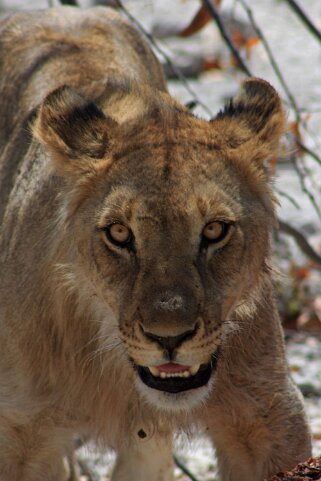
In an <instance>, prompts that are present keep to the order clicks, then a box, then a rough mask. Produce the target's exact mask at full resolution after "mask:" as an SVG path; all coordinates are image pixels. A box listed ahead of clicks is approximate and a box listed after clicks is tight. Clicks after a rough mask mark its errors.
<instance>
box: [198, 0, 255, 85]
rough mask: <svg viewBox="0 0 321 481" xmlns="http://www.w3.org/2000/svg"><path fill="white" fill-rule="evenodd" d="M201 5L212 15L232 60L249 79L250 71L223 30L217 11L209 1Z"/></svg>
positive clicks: (223, 26) (204, 0)
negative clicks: (234, 60) (232, 57)
mask: <svg viewBox="0 0 321 481" xmlns="http://www.w3.org/2000/svg"><path fill="white" fill-rule="evenodd" d="M203 3H204V5H205V6H206V8H207V9H208V11H209V12H210V14H211V15H212V18H213V20H214V21H215V23H216V25H217V27H218V29H219V31H220V34H221V36H222V37H223V39H224V40H225V43H226V45H227V46H228V48H229V49H230V51H231V53H232V55H233V56H234V58H235V59H236V60H237V62H238V64H239V67H240V68H241V69H242V70H243V72H244V73H245V74H246V75H247V76H248V77H251V76H252V73H251V71H250V70H249V68H248V66H247V65H246V63H245V62H244V60H243V59H242V57H241V55H240V52H239V51H238V49H237V47H236V46H235V44H234V42H233V40H232V38H231V37H230V35H229V33H228V31H227V30H226V28H225V25H224V23H223V22H222V19H221V16H220V15H219V13H218V11H217V8H216V7H215V5H214V3H213V2H211V0H203Z"/></svg>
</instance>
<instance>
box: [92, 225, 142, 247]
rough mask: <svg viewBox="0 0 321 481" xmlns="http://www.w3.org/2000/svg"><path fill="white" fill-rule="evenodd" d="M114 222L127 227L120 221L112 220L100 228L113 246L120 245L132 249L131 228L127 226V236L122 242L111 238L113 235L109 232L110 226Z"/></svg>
mask: <svg viewBox="0 0 321 481" xmlns="http://www.w3.org/2000/svg"><path fill="white" fill-rule="evenodd" d="M115 224H121V225H124V226H125V227H127V226H126V225H125V224H123V223H122V222H112V223H111V224H108V225H107V226H106V227H103V228H101V229H100V230H101V231H102V232H103V233H104V234H105V237H106V239H107V240H108V241H109V242H110V243H111V244H113V245H114V246H116V247H120V248H121V249H124V248H127V249H130V250H134V234H133V232H132V230H131V229H130V228H129V227H127V229H128V230H129V237H128V238H127V239H126V240H125V241H124V242H120V241H117V240H116V239H114V238H113V236H112V235H111V233H110V229H111V227H112V226H113V225H115Z"/></svg>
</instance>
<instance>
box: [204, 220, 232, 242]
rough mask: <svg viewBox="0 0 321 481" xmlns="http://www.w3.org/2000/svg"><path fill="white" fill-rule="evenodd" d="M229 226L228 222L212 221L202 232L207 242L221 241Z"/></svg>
mask: <svg viewBox="0 0 321 481" xmlns="http://www.w3.org/2000/svg"><path fill="white" fill-rule="evenodd" d="M228 228H229V224H226V222H219V221H216V222H211V223H210V224H207V225H206V226H205V227H204V229H203V232H202V234H203V237H204V238H205V239H206V240H207V242H219V241H221V240H222V239H224V237H225V236H226V234H227V232H228Z"/></svg>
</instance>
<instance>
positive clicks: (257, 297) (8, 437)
mask: <svg viewBox="0 0 321 481" xmlns="http://www.w3.org/2000/svg"><path fill="white" fill-rule="evenodd" d="M0 53H1V59H2V63H1V75H0V79H1V80H0V90H1V99H2V101H1V108H2V111H1V117H0V123H1V126H0V127H1V129H0V132H1V133H0V142H1V144H0V148H1V159H0V160H1V163H0V205H1V211H0V217H1V237H0V262H1V283H0V352H1V356H0V466H1V469H0V481H40V480H41V481H43V480H44V479H45V480H46V481H63V480H65V479H66V477H67V473H66V471H65V467H64V461H63V460H64V458H65V457H66V456H69V455H70V453H71V452H72V450H73V440H74V437H75V436H78V437H83V438H84V439H93V440H94V441H95V442H96V443H101V445H102V446H104V447H108V448H112V449H115V450H117V451H118V452H119V458H118V462H117V465H116V470H115V474H114V478H113V479H114V480H115V481H121V480H123V481H170V480H172V460H171V454H170V453H171V449H170V447H171V444H172V435H173V433H174V432H177V431H178V430H185V431H186V432H187V433H189V434H190V435H194V434H195V433H197V432H199V431H201V432H203V433H205V435H207V436H209V437H210V438H211V439H212V441H213V443H214V445H215V447H216V450H217V455H218V462H219V468H220V474H221V479H222V480H223V481H261V480H262V479H263V478H264V477H268V476H270V475H271V474H273V473H275V472H277V471H280V470H285V469H287V468H291V467H292V466H293V465H295V464H296V463H297V462H298V461H302V460H303V459H304V458H306V457H308V455H309V454H310V437H309V432H308V429H307V423H306V418H305V414H304V409H303V403H302V399H301V397H300V395H299V393H298V391H297V389H296V388H295V387H294V385H293V384H292V382H291V380H290V379H289V377H288V373H287V366H286V362H285V356H284V344H283V336H282V330H281V326H280V321H279V318H278V314H277V311H276V307H275V301H274V294H273V286H272V280H271V269H270V267H269V256H270V232H271V229H272V227H273V225H274V224H275V214H274V197H273V194H272V192H271V187H270V183H269V174H268V170H267V168H266V163H267V162H268V160H269V158H271V157H274V156H276V155H277V153H278V145H279V139H280V137H281V135H282V133H283V130H284V113H283V110H282V107H281V103H280V100H279V97H278V95H277V94H276V92H275V91H274V89H273V88H272V87H271V86H270V85H269V84H268V83H266V82H264V81H263V80H258V79H250V80H248V81H247V82H245V83H244V84H243V87H242V91H241V93H240V95H239V96H238V97H237V98H236V99H234V101H233V103H231V104H230V105H229V106H227V107H226V108H225V110H224V111H222V112H221V113H220V114H219V115H218V116H217V118H216V119H213V120H212V121H211V122H207V121H205V120H201V119H198V118H196V117H194V116H193V115H192V114H190V113H189V112H188V111H187V110H186V109H185V108H184V107H183V106H181V105H180V104H178V103H177V102H175V101H174V100H173V99H172V98H171V97H170V96H169V95H168V94H167V93H166V86H165V82H164V78H163V74H162V71H161V67H160V66H159V64H158V62H157V60H156V59H155V57H154V56H153V54H152V52H151V51H150V49H149V47H148V46H147V44H146V42H145V41H144V40H143V39H142V38H141V37H140V35H139V33H137V32H136V30H134V28H133V27H132V26H130V25H129V24H128V23H126V21H125V20H123V19H121V17H120V16H118V15H117V14H116V13H114V12H113V11H111V10H109V9H93V10H89V11H80V10H78V9H73V8H64V9H52V10H50V11H46V12H42V13H39V12H36V13H19V14H16V15H14V16H11V17H9V18H6V19H5V20H3V21H2V23H1V24H0ZM40 104H41V105H40ZM39 105H40V107H39ZM38 107H39V108H38ZM37 109H38V110H37ZM31 124H32V125H33V133H34V138H32V137H31V134H30V125H31ZM213 221H220V222H228V223H231V227H230V230H229V231H228V234H227V236H226V237H225V238H224V239H223V240H221V241H220V242H219V243H218V244H213V245H208V246H206V247H204V246H203V247H200V242H201V233H202V231H203V228H204V227H205V226H206V225H207V224H208V223H210V222H213ZM113 222H118V223H123V224H125V225H127V226H128V227H129V228H130V229H131V230H132V232H133V235H134V245H135V249H134V250H128V249H126V248H120V247H117V246H115V245H113V244H112V243H111V242H110V240H108V239H107V238H106V235H105V233H104V229H105V228H107V226H108V225H110V224H111V223H113ZM202 242H203V241H202ZM201 245H203V244H201ZM195 328H196V330H195V331H194V329H195ZM192 331H193V333H192V334H190V335H189V336H188V337H186V338H184V340H183V341H182V342H181V343H180V344H179V345H178V346H177V347H176V350H175V351H174V354H173V356H174V360H175V361H176V362H178V363H181V364H187V365H193V364H200V363H204V364H206V363H208V362H209V361H210V359H211V356H212V355H213V353H218V352H219V351H220V354H219V355H218V356H219V357H218V363H217V369H216V371H215V372H214V373H213V374H212V377H211V379H210V381H209V382H208V384H207V385H205V386H203V387H199V388H197V389H193V390H187V391H184V392H180V393H177V394H172V393H165V392H163V391H157V390H155V389H153V388H150V387H148V386H146V385H145V384H143V383H142V381H141V380H140V379H139V378H138V375H137V373H136V371H135V369H134V368H133V363H135V364H136V365H137V364H138V365H141V366H157V365H160V364H164V363H166V362H168V356H167V351H166V350H164V349H163V348H161V347H160V345H159V343H158V342H156V341H155V340H153V338H151V337H150V335H152V336H154V338H155V339H158V338H159V337H163V338H164V337H166V338H168V339H169V341H168V342H172V340H173V337H175V336H181V335H185V333H186V332H192ZM147 334H148V335H147ZM130 359H131V360H130ZM151 459H155V463H151ZM153 469H154V471H153Z"/></svg>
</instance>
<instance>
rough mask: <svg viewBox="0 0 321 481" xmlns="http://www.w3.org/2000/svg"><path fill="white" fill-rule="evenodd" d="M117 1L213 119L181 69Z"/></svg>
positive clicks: (120, 2)
mask: <svg viewBox="0 0 321 481" xmlns="http://www.w3.org/2000/svg"><path fill="white" fill-rule="evenodd" d="M115 1H116V3H117V5H118V7H119V8H120V9H121V10H122V11H123V12H124V14H125V15H126V16H127V17H128V18H129V20H130V21H131V22H132V23H133V24H134V25H136V27H137V28H138V30H139V31H140V32H141V33H142V34H143V35H144V36H145V37H146V38H147V40H148V41H149V43H150V44H151V45H152V46H153V47H154V49H155V50H156V51H157V52H158V53H159V54H160V55H161V56H162V57H163V58H164V60H165V61H166V62H167V64H168V65H169V66H170V68H171V69H172V71H173V73H174V74H175V75H176V77H177V79H178V80H180V81H181V82H182V84H183V85H184V86H185V88H186V90H187V91H188V93H189V94H190V95H191V96H192V97H193V98H194V99H195V100H196V101H197V104H198V105H200V106H201V107H202V108H203V109H204V111H205V112H206V113H207V114H208V115H209V116H210V117H212V116H213V113H212V112H211V111H210V109H209V108H208V107H207V105H206V104H204V103H203V102H202V101H201V99H200V98H199V97H198V96H197V94H196V93H195V92H194V90H193V89H192V88H191V86H190V85H189V83H188V81H187V80H186V77H185V76H184V75H183V74H182V72H181V71H180V69H179V68H178V67H177V66H176V65H174V63H173V62H172V61H171V59H170V58H169V56H168V55H167V54H166V53H165V52H164V50H163V49H162V48H161V47H160V46H159V45H158V43H157V42H156V41H155V39H154V37H153V36H152V35H151V34H150V33H149V32H147V30H146V29H145V28H144V27H143V25H142V24H141V23H140V22H139V21H138V20H137V19H136V18H135V17H134V16H133V15H132V14H131V13H130V12H129V10H127V8H126V7H124V5H123V3H122V1H121V0H115Z"/></svg>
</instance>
